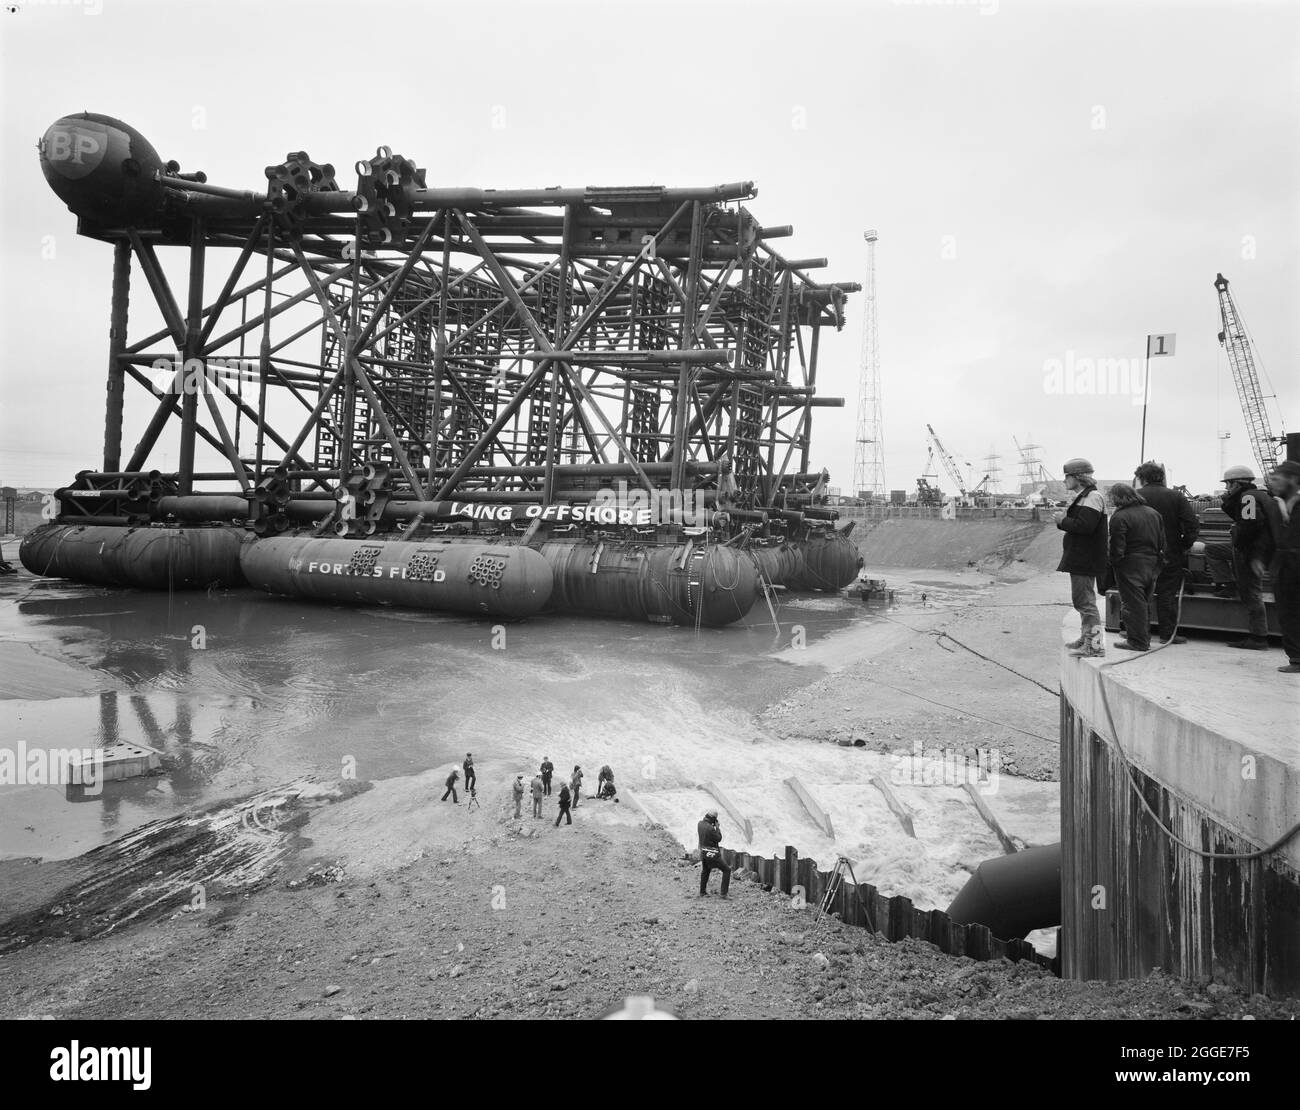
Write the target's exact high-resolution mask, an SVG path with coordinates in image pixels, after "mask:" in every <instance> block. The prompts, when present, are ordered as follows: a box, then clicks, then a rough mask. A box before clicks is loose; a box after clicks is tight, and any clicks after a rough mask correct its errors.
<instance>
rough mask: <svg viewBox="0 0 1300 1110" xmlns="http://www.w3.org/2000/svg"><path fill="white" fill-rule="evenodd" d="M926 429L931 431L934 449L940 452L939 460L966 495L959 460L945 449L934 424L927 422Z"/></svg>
mask: <svg viewBox="0 0 1300 1110" xmlns="http://www.w3.org/2000/svg"><path fill="white" fill-rule="evenodd" d="M925 429H926V431H928V432H929V433H930V442H931V443H933V444H934V449H935V450H936V451H937V452H938V453H939V461H940V462H942V463H943V468H944V470H946V471H947V472H948V477H949V478H951V479H952V484H953V485H954V486H956V487H957V489H958V491H959V492H960V493H961V496H962V497H965V496H966V483H965V482H964V481H962V476H961V468H960V467H959V466H958V465H957V460H956V459H954V458H953V457H952V456H951V455H950V454H948V452H947V451H946V450H944V446H943V444H942V443H940V442H939V437H938V435H936V434H935V431H934V425H933V424H927V425H926V426H925Z"/></svg>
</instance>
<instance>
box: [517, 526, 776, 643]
mask: <svg viewBox="0 0 1300 1110" xmlns="http://www.w3.org/2000/svg"><path fill="white" fill-rule="evenodd" d="M539 550H540V551H541V553H542V554H543V555H544V556H545V557H546V561H547V562H548V563H549V564H550V566H551V568H552V570H553V571H554V574H555V594H554V596H553V597H552V599H551V608H552V609H554V610H556V611H557V612H562V613H589V614H594V615H599V616H607V617H623V618H625V619H628V620H651V619H654V618H656V617H667V618H669V619H671V620H672V621H673V622H674V623H676V624H685V625H693V624H696V623H698V624H701V625H704V626H707V627H709V628H721V627H722V626H723V625H727V624H731V623H732V622H733V621H738V620H740V619H741V617H743V616H744V615H745V614H746V613H748V612H749V610H750V607H751V606H752V605H753V604H754V600H755V598H756V597H757V596H758V576H757V574H756V572H755V570H754V564H753V562H752V561H751V560H750V559H749V558H747V557H745V556H744V555H743V553H737V552H736V551H734V550H732V549H731V548H729V547H717V546H708V547H706V546H704V545H700V546H692V547H691V548H690V550H689V551H688V550H687V547H686V545H684V544H682V545H679V546H677V547H646V546H642V545H639V544H619V543H602V544H595V543H565V542H564V541H560V540H550V541H548V542H546V543H543V544H542V545H541V547H540V548H539Z"/></svg>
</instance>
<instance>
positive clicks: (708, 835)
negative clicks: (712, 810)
mask: <svg viewBox="0 0 1300 1110" xmlns="http://www.w3.org/2000/svg"><path fill="white" fill-rule="evenodd" d="M696 832H698V833H699V836H700V851H701V852H703V851H704V850H705V849H706V848H717V846H718V845H719V844H721V843H722V830H721V829H720V828H718V826H717V825H715V824H714V823H713V822H712V821H703V820H702V821H700V823H699V824H698V825H697V826H696Z"/></svg>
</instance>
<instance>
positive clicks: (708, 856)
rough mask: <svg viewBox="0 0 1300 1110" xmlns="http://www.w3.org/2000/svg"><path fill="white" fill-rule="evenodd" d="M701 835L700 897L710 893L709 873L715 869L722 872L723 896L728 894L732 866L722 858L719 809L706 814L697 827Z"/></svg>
mask: <svg viewBox="0 0 1300 1110" xmlns="http://www.w3.org/2000/svg"><path fill="white" fill-rule="evenodd" d="M696 831H697V832H698V833H699V837H700V897H701V898H703V897H704V896H705V895H706V894H708V893H709V890H708V886H709V873H710V872H711V871H714V870H718V871H721V872H722V890H721V892H720V894H721V896H722V897H723V898H725V897H726V896H727V888H728V887H730V886H731V868H730V867H728V866H727V863H726V861H725V860H724V859H723V858H722V850H721V848H720V845H721V844H722V828H721V826H720V825H719V824H718V811H717V810H716V809H711V810H709V811H708V812H707V813H705V815H704V819H703V820H702V821H701V822H700V823H699V825H698V826H697V827H696Z"/></svg>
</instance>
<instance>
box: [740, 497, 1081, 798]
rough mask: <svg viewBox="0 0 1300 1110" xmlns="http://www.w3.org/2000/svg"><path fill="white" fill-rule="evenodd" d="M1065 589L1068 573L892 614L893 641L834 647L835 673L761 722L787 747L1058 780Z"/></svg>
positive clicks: (873, 634) (870, 635)
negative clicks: (937, 761) (902, 754)
mask: <svg viewBox="0 0 1300 1110" xmlns="http://www.w3.org/2000/svg"><path fill="white" fill-rule="evenodd" d="M920 523H926V522H920ZM1058 543H1059V541H1058ZM881 573H882V574H883V576H884V577H885V578H886V580H889V579H890V574H889V571H888V569H885V570H883V571H882V572H881ZM972 573H973V572H972ZM918 588H919V584H916V583H914V584H913V585H912V586H911V592H912V593H916V591H917V590H918ZM1063 589H1065V587H1064V576H1063V575H1055V574H1044V573H1038V574H1034V575H1033V576H1032V577H1027V578H1026V579H1025V580H1023V581H1020V582H1013V583H1011V584H1008V585H1003V586H988V585H987V584H985V585H984V586H982V587H981V586H979V585H978V583H976V582H972V589H971V594H970V600H969V602H967V603H966V604H961V605H958V606H957V607H955V608H952V609H948V610H939V609H933V608H922V609H919V610H918V609H910V610H894V611H892V612H885V613H882V615H883V616H884V617H886V618H887V619H888V624H889V626H890V632H889V633H885V632H883V631H882V630H880V626H879V625H873V626H868V627H866V628H864V629H863V630H862V631H861V632H850V633H846V634H845V636H844V637H843V638H841V639H840V640H837V641H832V645H831V646H832V647H833V649H834V652H835V653H836V654H837V655H838V657H839V659H840V660H841V662H840V664H839V665H838V666H837V668H836V669H835V671H834V673H832V674H831V675H829V676H827V677H826V678H823V679H820V680H819V681H817V682H815V683H813V684H811V685H809V686H807V687H805V688H804V689H802V690H800V691H799V692H798V693H797V694H796V695H794V696H793V697H789V698H786V699H784V700H783V701H781V702H779V703H777V704H776V705H773V706H771V707H769V708H768V709H767V710H766V711H765V712H764V713H762V714H761V715H760V720H761V721H762V722H763V723H764V724H765V725H766V726H767V727H768V728H770V729H772V730H773V731H774V732H775V733H776V734H777V735H779V736H782V737H786V738H791V739H806V740H819V741H825V742H842V741H845V740H862V741H865V743H866V745H867V746H868V747H870V748H873V749H875V750H879V751H897V750H900V749H902V750H908V749H911V748H912V747H913V746H914V745H916V744H920V745H921V746H922V747H923V748H926V749H930V748H940V749H943V748H949V749H954V748H955V749H983V750H986V751H993V752H995V753H997V756H998V759H999V767H1000V770H1001V771H1002V772H1003V773H1005V774H1009V775H1013V776H1018V777H1021V778H1031V779H1037V780H1040V781H1047V780H1055V779H1056V778H1057V776H1058V762H1059V745H1058V740H1057V715H1058V712H1059V707H1058V701H1057V695H1056V685H1057V667H1058V663H1059V651H1060V625H1061V619H1062V617H1063V616H1064V615H1065V613H1066V612H1067V611H1068V609H1069V599H1068V590H1065V593H1064V594H1063ZM855 638H858V639H860V640H861V643H859V644H854V643H853V642H852V641H853V640H854V639H855Z"/></svg>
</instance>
